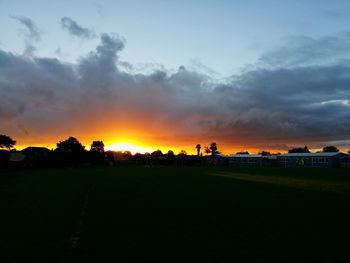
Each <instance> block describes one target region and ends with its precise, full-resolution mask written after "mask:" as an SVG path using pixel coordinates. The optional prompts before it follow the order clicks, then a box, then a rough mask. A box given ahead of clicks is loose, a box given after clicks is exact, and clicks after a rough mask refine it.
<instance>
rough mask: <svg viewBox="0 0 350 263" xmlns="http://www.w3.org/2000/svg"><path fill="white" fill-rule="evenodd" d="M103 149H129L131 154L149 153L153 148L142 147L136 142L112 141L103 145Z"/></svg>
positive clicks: (122, 150) (116, 150)
mask: <svg viewBox="0 0 350 263" xmlns="http://www.w3.org/2000/svg"><path fill="white" fill-rule="evenodd" d="M105 151H115V152H118V151H121V152H124V151H129V152H131V153H132V154H135V153H146V152H148V153H151V152H153V151H154V149H151V148H147V147H143V146H140V145H137V144H133V143H129V142H118V143H113V144H109V145H107V146H105Z"/></svg>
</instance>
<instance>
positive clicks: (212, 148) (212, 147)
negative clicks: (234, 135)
mask: <svg viewBox="0 0 350 263" xmlns="http://www.w3.org/2000/svg"><path fill="white" fill-rule="evenodd" d="M209 149H210V151H211V154H215V153H217V152H218V145H217V143H216V142H212V143H211V144H210V147H209Z"/></svg>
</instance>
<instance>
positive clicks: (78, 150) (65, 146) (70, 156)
mask: <svg viewBox="0 0 350 263" xmlns="http://www.w3.org/2000/svg"><path fill="white" fill-rule="evenodd" d="M55 153H56V154H57V155H58V157H59V158H60V159H61V161H63V162H64V163H66V164H77V163H81V162H84V161H85V158H86V155H85V147H84V146H83V145H82V144H81V143H80V142H79V141H78V140H77V139H76V138H74V137H69V138H68V139H67V140H65V141H60V142H58V143H57V148H56V149H55Z"/></svg>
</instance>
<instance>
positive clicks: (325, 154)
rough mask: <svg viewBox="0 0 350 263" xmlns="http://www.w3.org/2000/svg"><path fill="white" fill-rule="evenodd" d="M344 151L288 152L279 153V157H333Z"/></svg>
mask: <svg viewBox="0 0 350 263" xmlns="http://www.w3.org/2000/svg"><path fill="white" fill-rule="evenodd" d="M338 154H341V155H343V154H344V153H341V152H320V153H286V154H281V155H278V156H279V157H332V156H335V155H338Z"/></svg>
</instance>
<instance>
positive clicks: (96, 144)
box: [90, 141, 105, 153]
mask: <svg viewBox="0 0 350 263" xmlns="http://www.w3.org/2000/svg"><path fill="white" fill-rule="evenodd" d="M90 151H92V152H99V153H104V152H105V145H104V143H103V141H93V142H92V144H91V148H90Z"/></svg>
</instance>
